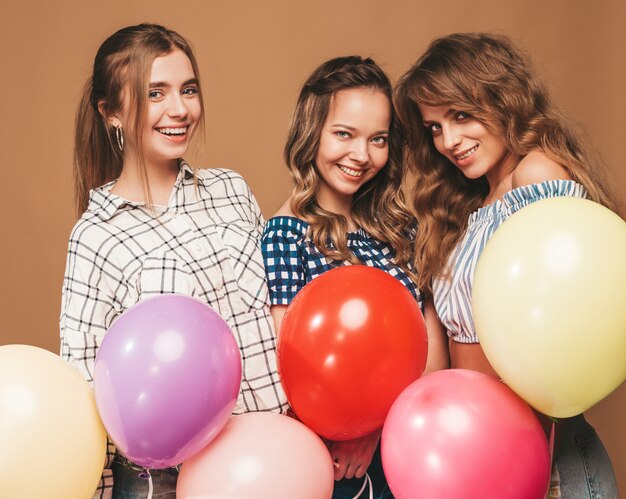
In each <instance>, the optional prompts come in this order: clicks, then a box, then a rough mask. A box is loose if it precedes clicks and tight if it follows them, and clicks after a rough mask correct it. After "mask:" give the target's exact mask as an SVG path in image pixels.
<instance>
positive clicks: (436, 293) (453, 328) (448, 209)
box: [394, 33, 617, 499]
mask: <svg viewBox="0 0 626 499" xmlns="http://www.w3.org/2000/svg"><path fill="white" fill-rule="evenodd" d="M394 101H395V104H396V108H397V111H398V115H399V118H400V120H401V122H402V124H403V126H404V128H405V130H406V134H407V135H406V140H407V147H406V152H407V154H406V158H407V161H408V164H409V166H410V167H411V168H412V170H413V172H414V174H415V177H416V179H415V184H414V187H413V199H414V207H415V212H416V215H417V218H418V220H419V231H418V233H417V237H416V241H415V248H416V251H415V267H416V269H417V270H418V272H419V274H418V283H419V286H420V289H421V290H422V291H423V292H424V293H425V295H426V296H427V299H426V301H427V303H434V305H435V308H436V312H437V315H438V318H439V320H440V324H439V327H440V328H441V329H442V331H443V332H445V333H447V335H448V337H449V347H450V359H451V365H452V367H454V368H465V369H474V370H478V371H482V372H484V373H487V374H490V375H494V376H497V375H496V373H495V372H494V370H493V368H492V367H491V365H490V364H489V362H488V361H487V359H486V357H485V355H484V353H483V351H482V349H481V347H480V344H479V343H478V338H477V335H476V331H475V329H474V324H473V319H472V312H471V310H472V309H471V292H472V280H473V274H474V270H475V267H476V263H477V261H478V258H479V256H480V254H481V252H482V250H483V248H484V246H485V244H486V243H487V241H488V240H489V238H490V237H491V235H492V234H493V232H494V231H495V230H496V229H497V228H498V227H499V226H500V224H502V223H503V222H504V221H505V220H506V219H507V218H508V217H509V216H511V215H512V214H513V213H515V212H516V211H518V210H520V209H521V208H523V207H524V206H527V205H528V204H530V203H533V202H535V201H538V200H540V199H544V198H547V197H555V196H574V197H587V198H589V199H592V200H594V201H596V202H598V203H601V204H603V205H605V206H607V207H609V208H611V209H613V210H615V209H616V206H615V201H614V199H613V196H612V194H611V193H610V190H609V188H608V185H607V183H606V181H605V180H604V179H603V177H602V175H601V174H600V172H601V169H600V168H599V166H598V164H597V162H595V161H594V160H593V158H592V157H590V155H589V154H588V153H587V152H586V150H585V148H584V147H583V145H582V143H581V141H580V140H579V139H578V137H577V135H576V134H575V133H574V132H573V130H572V128H571V127H570V126H569V125H568V124H567V121H566V120H565V119H564V118H563V117H562V116H561V115H560V114H559V113H558V112H557V111H556V110H555V109H554V107H553V106H552V104H551V102H550V100H549V98H548V94H547V92H546V90H545V88H544V86H543V84H542V83H541V81H540V80H539V79H538V78H537V76H536V75H535V74H534V73H533V71H532V69H531V68H530V65H529V63H528V61H527V60H526V58H525V57H524V56H523V55H522V54H521V53H520V51H519V50H518V49H517V48H516V47H515V46H514V45H513V44H512V43H511V41H510V40H509V39H508V38H506V37H504V36H498V35H492V34H487V33H460V34H452V35H449V36H445V37H442V38H438V39H436V40H434V41H433V42H432V43H431V44H430V46H429V47H428V49H427V50H426V52H425V53H424V55H422V56H421V57H420V58H419V59H418V61H417V62H416V63H415V65H414V66H413V67H412V68H411V69H410V70H409V71H408V72H407V73H406V74H405V75H404V76H403V77H402V78H401V79H400V81H399V82H398V85H397V87H396V91H395V95H394ZM582 441H584V445H581V444H580V442H582ZM556 442H557V443H556V448H555V456H554V466H553V475H552V486H551V491H550V497H563V498H566V499H567V498H580V497H617V489H616V484H615V477H614V474H613V471H612V467H611V463H610V460H609V458H608V455H607V453H606V451H605V450H604V447H603V446H602V443H601V442H600V440H599V439H598V437H597V435H596V434H595V431H594V430H593V428H592V427H591V426H589V425H588V424H587V423H586V421H585V419H584V417H583V416H582V415H581V416H577V417H574V418H571V419H568V420H562V421H561V422H559V423H558V424H557V430H556ZM512 452H514V450H513V449H512ZM583 463H586V465H583Z"/></svg>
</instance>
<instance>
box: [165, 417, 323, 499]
mask: <svg viewBox="0 0 626 499" xmlns="http://www.w3.org/2000/svg"><path fill="white" fill-rule="evenodd" d="M333 485H334V480H333V463H332V461H331V458H330V454H329V453H328V450H327V449H326V446H325V445H324V443H323V442H322V441H321V440H320V438H319V437H318V436H317V435H315V433H313V432H312V431H311V430H309V429H308V428H307V427H306V426H304V425H303V424H302V423H300V422H299V421H296V420H295V419H292V418H289V417H287V416H282V415H280V414H273V413H268V412H251V413H247V414H242V415H241V416H233V417H232V418H231V419H230V420H229V421H228V423H227V424H226V426H225V427H224V429H223V430H222V432H221V433H220V434H219V435H218V436H217V438H215V440H213V442H211V443H210V444H209V445H208V446H207V447H206V448H205V449H204V450H202V451H200V452H199V453H198V454H196V455H195V456H194V457H192V458H191V459H189V460H187V461H186V462H185V463H183V466H182V468H181V470H180V475H179V477H178V483H177V486H176V497H177V498H178V499H208V498H211V499H248V498H249V499H252V498H254V499H296V498H297V499H329V498H330V497H331V496H332V492H333Z"/></svg>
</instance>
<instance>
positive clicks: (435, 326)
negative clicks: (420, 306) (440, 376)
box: [424, 297, 450, 374]
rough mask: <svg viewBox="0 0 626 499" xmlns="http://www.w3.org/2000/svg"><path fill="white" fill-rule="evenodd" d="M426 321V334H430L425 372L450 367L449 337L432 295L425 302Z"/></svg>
mask: <svg viewBox="0 0 626 499" xmlns="http://www.w3.org/2000/svg"><path fill="white" fill-rule="evenodd" d="M424 321H425V322H426V334H427V336H428V357H427V358H426V368H425V369H424V374H428V373H431V372H433V371H438V370H439V369H447V368H448V367H450V355H449V352H448V338H447V335H446V331H445V329H444V327H443V325H442V324H441V322H440V321H439V318H438V317H437V311H436V310H435V304H434V303H433V300H432V297H431V298H427V299H426V301H425V302H424Z"/></svg>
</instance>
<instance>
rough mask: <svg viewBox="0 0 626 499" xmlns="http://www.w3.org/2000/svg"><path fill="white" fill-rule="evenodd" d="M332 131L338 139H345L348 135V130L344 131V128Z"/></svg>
mask: <svg viewBox="0 0 626 499" xmlns="http://www.w3.org/2000/svg"><path fill="white" fill-rule="evenodd" d="M334 133H335V135H336V136H337V137H339V138H340V139H347V138H349V137H350V132H346V131H345V130H336V131H335V132H334Z"/></svg>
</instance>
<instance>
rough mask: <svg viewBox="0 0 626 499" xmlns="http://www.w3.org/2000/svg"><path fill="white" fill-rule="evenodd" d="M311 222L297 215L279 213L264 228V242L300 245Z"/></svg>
mask: <svg viewBox="0 0 626 499" xmlns="http://www.w3.org/2000/svg"><path fill="white" fill-rule="evenodd" d="M308 227H309V224H307V223H306V222H305V221H304V220H301V219H299V218H296V217H291V216H285V215H278V216H273V217H272V218H270V219H269V220H268V221H267V223H266V224H265V229H264V230H263V244H264V245H265V244H285V245H300V244H302V242H303V241H304V239H305V237H306V234H307V230H308Z"/></svg>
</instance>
